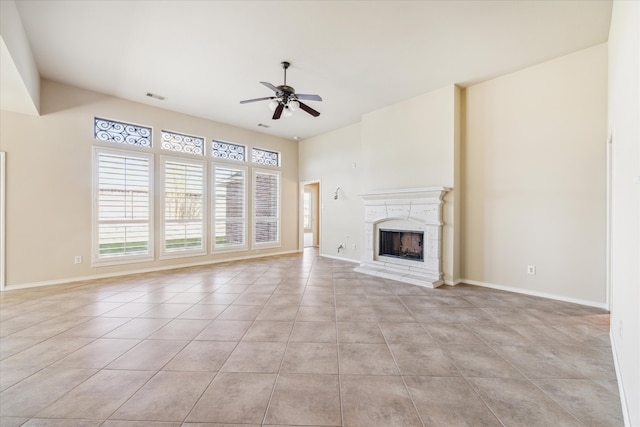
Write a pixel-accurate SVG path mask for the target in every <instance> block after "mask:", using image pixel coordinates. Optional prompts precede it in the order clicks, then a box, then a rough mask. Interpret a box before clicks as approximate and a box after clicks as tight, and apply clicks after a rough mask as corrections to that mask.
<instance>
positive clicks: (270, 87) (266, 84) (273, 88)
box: [260, 82, 280, 93]
mask: <svg viewBox="0 0 640 427" xmlns="http://www.w3.org/2000/svg"><path fill="white" fill-rule="evenodd" d="M260 83H262V84H263V85H265V86H266V87H268V88H269V89H271V90H272V91H274V92H275V93H278V92H280V89H278V88H277V87H275V86H274V85H272V84H271V83H269V82H260Z"/></svg>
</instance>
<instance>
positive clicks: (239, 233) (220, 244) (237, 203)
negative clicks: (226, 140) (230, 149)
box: [213, 165, 247, 250]
mask: <svg viewBox="0 0 640 427" xmlns="http://www.w3.org/2000/svg"><path fill="white" fill-rule="evenodd" d="M213 185H214V191H215V194H214V208H213V216H214V218H213V221H214V229H215V230H214V242H213V249H214V250H216V249H240V248H246V234H247V232H246V230H247V215H246V210H247V209H246V203H247V200H246V193H247V170H246V168H239V167H230V166H226V165H214V167H213Z"/></svg>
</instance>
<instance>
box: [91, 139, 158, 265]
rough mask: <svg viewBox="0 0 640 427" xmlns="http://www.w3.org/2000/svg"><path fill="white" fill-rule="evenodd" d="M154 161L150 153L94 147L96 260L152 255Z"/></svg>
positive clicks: (117, 260)
mask: <svg viewBox="0 0 640 427" xmlns="http://www.w3.org/2000/svg"><path fill="white" fill-rule="evenodd" d="M152 164H153V156H152V155H150V154H144V153H129V152H124V151H116V150H106V149H101V148H96V149H95V151H94V171H95V174H96V177H95V180H94V200H95V207H94V236H93V237H94V238H93V241H94V243H93V261H94V262H106V261H111V262H122V261H124V260H126V261H133V260H141V259H152V258H153V242H152V236H153V233H152V231H151V230H152V229H153V224H152V218H153V215H152V206H153V200H152V188H153V183H152V174H151V170H152V167H151V166H152ZM126 261H125V262H126Z"/></svg>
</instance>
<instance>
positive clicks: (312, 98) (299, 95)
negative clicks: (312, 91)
mask: <svg viewBox="0 0 640 427" xmlns="http://www.w3.org/2000/svg"><path fill="white" fill-rule="evenodd" d="M296 98H298V99H304V100H305V101H322V98H320V95H308V94H304V93H296Z"/></svg>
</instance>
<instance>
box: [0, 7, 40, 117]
mask: <svg viewBox="0 0 640 427" xmlns="http://www.w3.org/2000/svg"><path fill="white" fill-rule="evenodd" d="M0 57H1V58H2V64H0V69H1V71H2V83H3V86H2V93H0V105H2V108H4V109H7V108H8V109H12V111H16V112H20V113H23V114H34V115H37V114H38V112H39V110H40V73H39V72H38V67H37V65H36V61H35V59H34V58H33V54H32V53H31V47H30V46H29V40H28V39H27V35H26V33H25V32H24V27H23V26H22V20H21V19H20V14H19V13H18V8H17V7H16V2H15V1H14V0H3V1H0ZM5 92H7V93H5Z"/></svg>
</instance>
